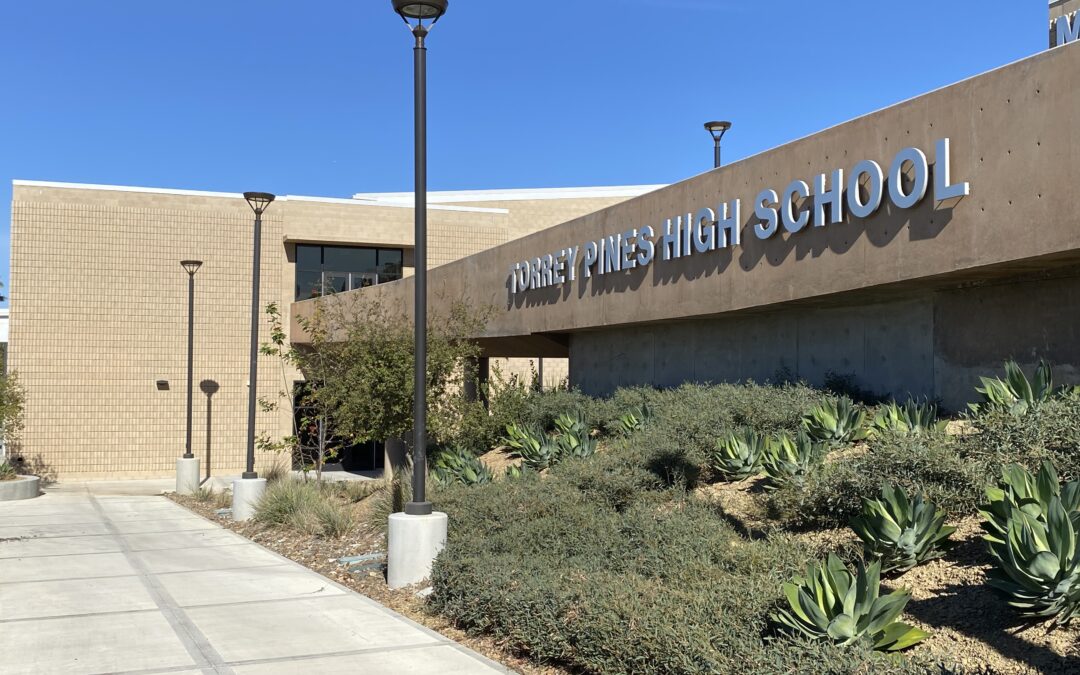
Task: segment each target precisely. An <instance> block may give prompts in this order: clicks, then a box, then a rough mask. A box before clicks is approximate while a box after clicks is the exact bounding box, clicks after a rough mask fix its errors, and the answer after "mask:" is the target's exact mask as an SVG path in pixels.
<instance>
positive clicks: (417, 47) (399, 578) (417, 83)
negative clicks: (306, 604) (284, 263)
mask: <svg viewBox="0 0 1080 675" xmlns="http://www.w3.org/2000/svg"><path fill="white" fill-rule="evenodd" d="M391 2H392V3H393V6H394V11H395V12H397V13H398V14H399V15H400V16H401V18H402V19H404V20H405V24H406V25H407V26H408V27H409V30H410V31H411V32H412V34H413V38H414V39H415V44H414V46H413V78H414V81H413V85H414V90H413V91H414V105H415V120H414V121H415V130H414V134H415V136H414V138H415V163H416V164H415V171H416V176H415V181H416V185H415V191H414V196H415V200H416V201H415V207H414V211H415V217H416V222H415V227H416V234H415V244H414V245H415V251H414V261H415V262H414V267H415V269H416V273H415V276H414V283H415V289H416V298H415V303H416V305H415V310H414V312H413V314H414V329H415V333H414V339H415V344H414V362H413V365H414V376H413V391H414V394H413V476H412V500H410V501H409V503H408V504H406V505H405V513H403V514H400V513H399V514H393V515H391V516H390V527H389V531H388V542H387V583H388V584H389V585H390V587H391V588H400V587H402V586H407V585H410V584H413V583H416V582H419V581H421V580H423V579H425V578H426V577H427V576H428V575H429V574H430V573H431V564H432V562H433V561H434V559H435V556H436V555H438V552H439V551H440V550H441V549H442V547H443V545H444V544H445V542H446V523H447V520H446V514H444V513H435V512H433V510H432V506H431V502H429V501H427V490H426V486H425V479H426V476H427V46H426V44H425V42H426V39H427V36H428V33H429V32H430V31H431V27H432V26H434V25H435V22H437V21H438V20H439V19H440V18H441V17H442V15H443V14H445V13H446V9H447V7H448V6H449V4H450V3H449V1H448V0H419V1H415V0H391Z"/></svg>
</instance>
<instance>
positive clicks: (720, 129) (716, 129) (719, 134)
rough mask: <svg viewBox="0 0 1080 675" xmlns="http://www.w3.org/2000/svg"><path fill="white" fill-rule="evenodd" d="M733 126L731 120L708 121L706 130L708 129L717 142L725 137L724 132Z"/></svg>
mask: <svg viewBox="0 0 1080 675" xmlns="http://www.w3.org/2000/svg"><path fill="white" fill-rule="evenodd" d="M730 128H731V122H706V123H705V131H708V132H709V133H710V134H711V135H712V137H713V140H714V141H716V142H717V143H719V142H720V139H721V138H723V137H724V134H725V133H726V132H727V130H728V129H730Z"/></svg>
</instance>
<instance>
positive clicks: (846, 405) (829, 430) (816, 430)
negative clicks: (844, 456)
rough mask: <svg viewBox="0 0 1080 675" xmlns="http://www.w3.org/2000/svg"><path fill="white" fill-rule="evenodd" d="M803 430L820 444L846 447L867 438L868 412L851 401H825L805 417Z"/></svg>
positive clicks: (845, 399) (844, 399)
mask: <svg viewBox="0 0 1080 675" xmlns="http://www.w3.org/2000/svg"><path fill="white" fill-rule="evenodd" d="M802 424H803V428H804V429H806V433H807V434H809V435H810V438H811V439H813V440H815V441H817V442H819V443H829V444H832V445H844V444H847V443H853V442H855V441H861V440H863V439H864V438H866V436H867V434H868V433H869V430H868V429H867V427H866V412H865V411H864V410H862V409H861V408H859V407H858V406H856V405H855V404H853V403H852V402H851V400H850V399H847V398H841V399H837V400H831V401H825V402H824V403H822V404H821V405H819V406H817V407H816V408H814V409H813V410H811V411H810V412H809V413H807V414H806V416H805V417H803V420H802Z"/></svg>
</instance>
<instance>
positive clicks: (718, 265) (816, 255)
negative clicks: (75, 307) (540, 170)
mask: <svg viewBox="0 0 1080 675" xmlns="http://www.w3.org/2000/svg"><path fill="white" fill-rule="evenodd" d="M1078 113H1080V47H1077V46H1075V45H1068V46H1065V47H1060V48H1056V49H1053V50H1050V51H1048V52H1043V53H1040V54H1037V55H1035V56H1033V57H1030V58H1027V59H1024V60H1022V61H1019V62H1017V63H1013V64H1010V65H1008V66H1004V67H1002V68H999V69H997V70H993V71H990V72H988V73H984V74H982V75H979V76H977V77H974V78H971V79H968V80H965V81H963V82H960V83H958V84H954V85H951V86H949V87H946V88H943V89H939V90H937V91H934V92H931V93H928V94H925V95H923V96H920V97H917V98H914V99H911V100H908V101H904V102H902V103H899V104H897V105H894V106H892V107H889V108H886V109H884V110H880V111H878V112H874V113H871V114H869V115H866V116H864V117H860V118H858V119H855V120H852V121H850V122H846V123H844V124H841V125H838V126H835V127H832V128H830V129H827V130H825V131H822V132H820V133H817V134H814V135H812V136H809V137H807V138H803V139H800V140H797V141H794V142H791V143H788V144H786V145H783V146H781V147H778V148H775V149H773V150H769V151H767V152H764V153H761V154H759V155H755V156H753V157H748V158H746V159H743V160H741V161H739V162H736V163H733V164H730V165H727V166H724V167H722V168H720V169H716V170H713V171H709V172H707V173H704V174H701V175H699V176H695V177H693V178H690V179H688V180H685V181H682V182H680V183H677V184H674V185H671V186H668V187H666V188H661V189H659V190H656V191H655V192H651V193H648V194H645V195H642V196H640V197H637V198H634V199H631V200H629V201H626V202H622V203H619V204H616V205H614V206H611V207H608V208H605V209H603V210H600V211H597V212H595V213H591V214H588V215H586V216H583V217H581V218H577V219H575V220H572V221H569V222H567V223H564V224H561V225H557V226H555V227H552V228H549V229H546V230H543V231H541V232H537V233H535V234H532V235H529V236H526V237H523V238H521V239H517V240H514V241H511V242H509V243H506V244H504V245H502V246H498V247H496V248H493V249H489V250H487V251H484V252H482V253H478V254H476V255H473V256H471V257H468V258H465V259H462V260H459V261H457V262H454V263H450V264H448V265H444V266H441V267H438V268H435V269H433V270H431V272H430V276H429V285H430V287H431V288H433V289H439V297H438V298H435V297H433V298H431V300H430V303H431V308H432V311H439V308H440V307H442V306H445V304H446V303H447V302H449V300H450V299H466V300H467V301H468V302H469V303H470V304H473V305H476V306H487V305H489V306H491V307H493V308H494V312H493V316H492V318H491V320H490V321H489V322H488V324H487V326H486V329H485V330H484V331H483V332H482V333H481V334H480V335H477V337H478V338H480V339H482V341H483V342H484V343H485V344H486V345H487V349H488V351H489V353H491V354H492V355H500V354H501V355H508V356H509V355H525V354H522V352H523V351H526V350H527V349H532V348H533V347H534V342H533V340H534V338H535V337H536V336H540V337H543V338H544V339H545V340H550V339H555V340H557V341H562V340H565V336H567V335H568V334H572V333H574V332H578V331H588V330H596V329H602V328H607V327H614V326H627V325H635V324H647V323H657V322H671V321H680V320H686V319H694V318H699V317H713V316H723V315H728V314H732V313H737V312H738V313H741V312H751V311H768V310H773V309H778V308H782V307H787V306H791V305H793V304H807V303H815V302H820V303H827V304H832V303H843V302H846V301H849V300H853V299H855V298H856V297H858V296H865V295H869V296H871V297H878V296H879V295H880V296H882V297H884V296H886V295H890V294H891V295H903V294H905V293H908V292H912V291H915V290H919V289H925V288H933V287H945V286H956V285H958V284H965V283H985V282H987V281H990V280H993V279H995V278H1003V277H1007V276H1010V275H1015V274H1017V273H1019V272H1023V271H1027V272H1030V271H1039V270H1044V269H1049V268H1052V267H1054V266H1059V265H1072V264H1076V263H1077V262H1080V218H1078V217H1077V216H1076V215H1075V213H1076V211H1077V209H1076V208H1074V207H1071V206H1069V201H1068V200H1069V199H1070V198H1071V196H1072V186H1073V180H1074V178H1075V177H1076V176H1080V130H1078V129H1077V128H1076V126H1075V124H1074V120H1075V117H1076V115H1077V114H1078ZM942 138H950V139H951V173H952V181H953V182H960V181H966V182H968V183H970V186H971V193H970V195H969V196H967V197H965V198H963V199H962V200H960V201H959V203H950V204H947V205H946V204H937V203H935V201H934V199H933V196H932V190H931V194H928V195H927V197H926V198H924V199H923V200H922V201H921V202H919V203H918V204H917V205H916V206H914V207H913V208H910V209H906V210H899V209H896V208H893V207H891V206H890V205H889V203H888V198H887V197H886V200H885V204H884V205H883V206H882V208H881V209H880V210H879V211H878V212H877V213H876V214H875V215H873V216H871V217H869V218H866V219H856V218H852V217H851V215H850V213H848V214H846V215H845V219H844V221H843V222H841V223H838V224H832V225H826V226H824V227H813V226H810V227H807V228H806V229H804V230H802V231H800V232H797V233H795V234H788V233H786V232H784V229H783V227H781V228H780V231H781V232H780V234H777V235H775V236H773V237H772V238H769V239H764V240H762V239H758V238H757V237H756V236H755V235H754V225H755V224H757V223H758V222H759V220H758V218H756V217H755V215H754V204H755V197H756V196H757V195H758V194H759V193H760V192H761V191H762V190H764V189H767V188H772V189H775V190H777V191H778V192H779V191H782V190H783V189H784V188H785V187H786V186H787V185H788V184H789V183H790V182H792V181H795V180H803V181H806V182H807V183H810V184H813V179H814V178H815V177H816V176H817V175H818V174H821V173H830V172H832V171H833V170H835V169H838V168H843V169H844V170H845V171H848V172H850V171H851V169H852V167H853V166H854V165H855V164H856V163H857V162H859V161H860V160H874V161H876V162H877V163H879V164H881V165H882V166H883V167H884V168H885V169H886V171H888V166H889V163H890V162H891V161H892V159H893V157H894V156H895V155H896V154H897V153H898V151H900V150H901V149H903V148H906V147H916V148H920V149H922V150H924V151H926V153H927V154H928V155H929V156H930V161H931V163H933V162H934V161H935V157H934V150H935V142H936V141H937V140H938V139H942ZM937 169H938V167H934V170H937ZM735 199H739V200H741V203H742V219H741V220H742V230H741V232H742V237H741V238H742V242H741V245H740V246H737V247H733V248H728V249H722V250H716V251H710V252H706V253H703V254H694V255H691V256H689V257H685V258H679V259H675V260H669V261H662V260H659V259H657V260H655V261H653V262H652V263H651V264H650V265H648V266H647V267H639V268H636V269H632V270H625V271H622V272H616V273H609V274H605V275H603V276H593V277H592V278H589V279H584V278H583V277H582V275H581V274H580V270H579V273H578V278H577V280H575V281H573V282H567V283H564V284H561V285H558V286H552V287H549V288H541V289H537V290H529V291H525V292H521V293H517V294H514V293H511V290H510V273H511V268H512V266H513V265H514V264H515V263H516V262H518V261H525V260H531V259H533V258H535V257H537V256H542V255H545V254H549V253H552V252H555V251H559V250H560V249H563V248H565V247H569V246H578V245H582V244H584V243H585V242H588V241H590V240H592V241H597V240H599V239H601V238H602V237H604V236H607V235H611V234H615V233H618V232H624V231H627V230H629V229H631V228H641V227H643V226H646V225H649V226H651V227H653V228H654V229H655V230H657V231H658V232H662V231H663V227H664V223H665V220H666V219H669V218H675V217H677V216H679V215H685V214H687V213H688V212H691V213H696V212H697V210H698V209H700V208H702V207H712V208H714V209H716V208H717V205H718V204H721V203H725V202H727V203H730V202H731V201H732V200H735ZM356 294H363V295H362V296H361V297H363V298H365V299H377V300H378V301H379V302H380V303H381V304H383V305H384V306H391V307H400V308H401V310H402V312H404V313H406V314H411V304H412V297H413V280H412V279H411V278H408V279H404V280H402V281H398V282H394V283H391V284H385V285H382V286H378V287H374V288H369V289H364V290H362V291H355V292H352V293H347V294H343V295H356ZM312 302H313V301H306V302H301V303H296V304H294V305H293V316H294V317H296V316H302V315H306V314H309V313H310V311H311V308H312ZM292 338H293V340H294V341H296V342H300V343H302V342H304V340H305V339H306V338H305V336H304V335H303V332H302V331H300V330H299V329H298V326H296V324H295V321H294V325H293V332H292ZM540 344H544V343H540ZM537 348H539V347H537ZM528 355H530V356H539V355H541V354H538V353H535V352H530V353H529V354H528Z"/></svg>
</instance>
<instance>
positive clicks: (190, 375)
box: [180, 260, 202, 459]
mask: <svg viewBox="0 0 1080 675" xmlns="http://www.w3.org/2000/svg"><path fill="white" fill-rule="evenodd" d="M180 266H181V267H183V268H184V271H185V272H187V274H188V301H187V307H188V310H187V311H188V316H187V435H186V436H185V438H184V459H191V458H192V457H194V456H195V455H194V454H193V453H192V452H191V396H192V386H193V385H192V382H193V380H194V377H195V376H194V370H195V369H194V363H195V360H194V354H195V273H196V272H198V271H199V268H200V267H202V261H201V260H181V261H180Z"/></svg>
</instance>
